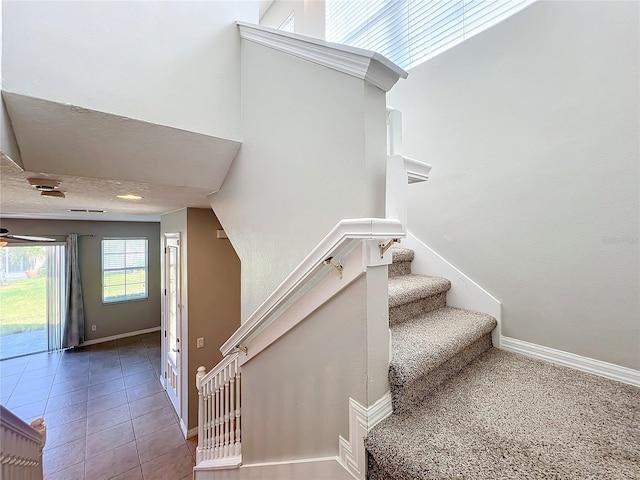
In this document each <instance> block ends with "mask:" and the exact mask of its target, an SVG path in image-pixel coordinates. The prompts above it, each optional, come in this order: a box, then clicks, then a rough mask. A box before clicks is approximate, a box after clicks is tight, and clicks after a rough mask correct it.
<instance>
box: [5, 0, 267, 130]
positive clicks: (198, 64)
mask: <svg viewBox="0 0 640 480" xmlns="http://www.w3.org/2000/svg"><path fill="white" fill-rule="evenodd" d="M3 10H4V13H3V47H4V55H3V58H2V62H3V75H4V81H3V85H2V87H3V88H4V89H5V90H7V91H10V92H14V93H20V94H23V95H28V96H34V97H39V98H44V99H46V100H51V101H57V102H61V103H70V104H73V105H78V106H82V107H85V108H90V109H94V110H98V111H103V112H106V113H113V114H116V115H122V116H125V117H130V118H134V119H138V120H144V121H147V122H151V123H158V124H162V125H167V126H172V127H177V128H182V129H185V130H190V131H194V132H198V133H204V134H209V135H213V136H217V137H222V138H227V139H233V140H238V139H240V110H239V104H240V57H239V55H240V38H239V34H238V31H237V28H236V25H235V23H234V22H235V20H243V21H247V22H252V23H257V21H258V3H257V1H241V2H238V1H215V2H191V1H186V2H135V1H125V2H66V1H53V2H39V1H34V2H6V1H5V2H3ZM27 59H28V61H27Z"/></svg>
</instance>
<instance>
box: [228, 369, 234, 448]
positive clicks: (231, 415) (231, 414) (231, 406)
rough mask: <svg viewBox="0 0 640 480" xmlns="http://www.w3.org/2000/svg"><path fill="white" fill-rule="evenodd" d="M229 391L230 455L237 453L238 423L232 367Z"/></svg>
mask: <svg viewBox="0 0 640 480" xmlns="http://www.w3.org/2000/svg"><path fill="white" fill-rule="evenodd" d="M229 393H230V395H231V400H230V401H229V456H232V455H234V453H235V448H234V446H235V444H236V440H235V436H236V431H235V423H236V404H235V393H236V375H235V372H234V371H233V369H231V378H230V380H229Z"/></svg>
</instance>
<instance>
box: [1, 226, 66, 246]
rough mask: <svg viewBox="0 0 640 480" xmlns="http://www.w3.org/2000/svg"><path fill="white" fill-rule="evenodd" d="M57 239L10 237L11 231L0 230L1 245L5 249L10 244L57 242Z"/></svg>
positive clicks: (32, 236)
mask: <svg viewBox="0 0 640 480" xmlns="http://www.w3.org/2000/svg"><path fill="white" fill-rule="evenodd" d="M55 241H56V239H55V238H49V237H37V236H34V235H10V234H9V230H7V229H6V228H0V245H1V246H3V247H4V245H6V244H7V243H8V242H12V243H13V242H55Z"/></svg>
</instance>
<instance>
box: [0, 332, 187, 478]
mask: <svg viewBox="0 0 640 480" xmlns="http://www.w3.org/2000/svg"><path fill="white" fill-rule="evenodd" d="M159 370H160V334H159V333H158V332H154V333H149V334H145V335H139V336H136V337H128V338H125V339H121V340H116V341H111V342H105V343H101V344H97V345H93V346H91V347H86V348H83V349H80V350H70V351H66V352H62V353H40V354H35V355H29V356H25V357H19V358H13V359H9V360H3V361H1V362H0V402H1V403H2V404H3V405H4V406H5V407H7V408H9V409H10V410H12V411H13V412H14V413H15V414H16V415H18V416H19V417H21V418H23V419H24V420H26V421H27V422H30V421H31V420H33V419H34V418H37V417H44V421H45V425H46V426H47V441H46V445H45V450H44V472H45V475H44V478H45V480H85V479H86V480H102V479H110V478H113V479H119V480H125V479H126V480H142V479H144V480H150V479H153V480H182V479H190V478H192V469H193V466H194V455H195V441H193V440H191V439H190V440H188V441H185V439H184V437H183V435H182V432H181V430H180V427H179V424H178V418H177V416H176V414H175V412H174V410H173V407H172V406H171V404H170V403H169V399H168V397H167V395H166V393H165V392H164V390H163V389H162V385H161V384H160V381H159V380H158V377H159Z"/></svg>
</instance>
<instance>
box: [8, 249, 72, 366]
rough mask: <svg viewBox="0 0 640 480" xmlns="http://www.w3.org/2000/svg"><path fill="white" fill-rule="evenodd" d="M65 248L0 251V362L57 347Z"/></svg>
mask: <svg viewBox="0 0 640 480" xmlns="http://www.w3.org/2000/svg"><path fill="white" fill-rule="evenodd" d="M64 248H65V247H64V245H60V244H56V245H51V244H47V245H38V244H16V245H6V246H4V247H2V248H0V359H5V358H11V357H16V356H20V355H26V354H29V353H35V352H42V351H47V350H56V349H58V348H60V336H61V334H60V331H61V323H62V319H63V318H64V311H63V309H64V303H65V301H64V300H65V292H64V284H65V283H64V270H65V269H64Z"/></svg>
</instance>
